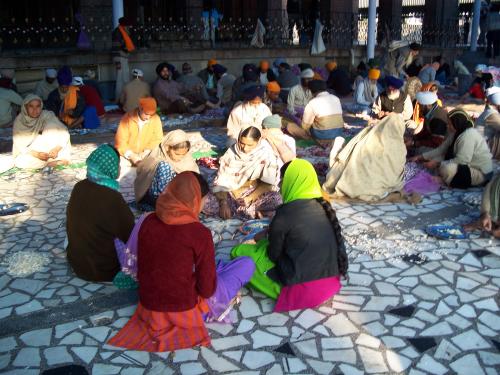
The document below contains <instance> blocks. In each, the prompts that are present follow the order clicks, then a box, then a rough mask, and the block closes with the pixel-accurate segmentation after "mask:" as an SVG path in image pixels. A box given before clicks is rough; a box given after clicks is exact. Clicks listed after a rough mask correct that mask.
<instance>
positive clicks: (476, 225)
mask: <svg viewBox="0 0 500 375" xmlns="http://www.w3.org/2000/svg"><path fill="white" fill-rule="evenodd" d="M463 228H464V231H466V232H472V231H474V230H479V229H481V228H482V225H481V220H476V221H473V222H472V223H469V224H465V225H464V227H463Z"/></svg>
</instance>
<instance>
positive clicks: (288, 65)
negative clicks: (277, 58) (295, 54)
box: [280, 62, 291, 70]
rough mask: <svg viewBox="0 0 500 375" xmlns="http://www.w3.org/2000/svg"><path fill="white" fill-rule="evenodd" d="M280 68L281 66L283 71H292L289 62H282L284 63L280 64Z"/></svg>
mask: <svg viewBox="0 0 500 375" xmlns="http://www.w3.org/2000/svg"><path fill="white" fill-rule="evenodd" d="M280 66H281V67H282V68H283V69H285V70H290V69H291V67H290V64H288V63H287V62H282V63H281V64H280Z"/></svg>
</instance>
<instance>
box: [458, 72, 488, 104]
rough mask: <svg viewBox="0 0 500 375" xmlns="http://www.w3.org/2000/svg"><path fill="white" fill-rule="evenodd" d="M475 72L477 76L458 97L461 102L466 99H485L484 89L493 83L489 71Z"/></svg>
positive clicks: (481, 100) (474, 100) (475, 100)
mask: <svg viewBox="0 0 500 375" xmlns="http://www.w3.org/2000/svg"><path fill="white" fill-rule="evenodd" d="M476 74H478V76H477V77H476V78H475V79H474V80H473V81H472V84H471V86H470V88H469V90H468V91H467V92H466V93H465V94H464V95H462V97H461V98H460V101H461V102H462V103H464V102H466V101H467V100H468V99H469V100H472V101H473V102H478V101H480V102H483V101H484V100H485V99H486V90H487V89H489V88H490V87H493V86H494V85H495V81H494V79H493V75H492V74H491V73H483V72H476Z"/></svg>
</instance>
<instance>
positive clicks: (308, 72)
mask: <svg viewBox="0 0 500 375" xmlns="http://www.w3.org/2000/svg"><path fill="white" fill-rule="evenodd" d="M300 78H314V72H313V70H312V69H305V70H303V71H302V72H301V73H300Z"/></svg>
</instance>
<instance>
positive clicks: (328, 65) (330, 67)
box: [325, 61, 337, 72]
mask: <svg viewBox="0 0 500 375" xmlns="http://www.w3.org/2000/svg"><path fill="white" fill-rule="evenodd" d="M325 68H326V70H328V71H329V72H331V71H332V70H335V69H337V63H336V62H335V61H328V62H327V63H326V64H325Z"/></svg>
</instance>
